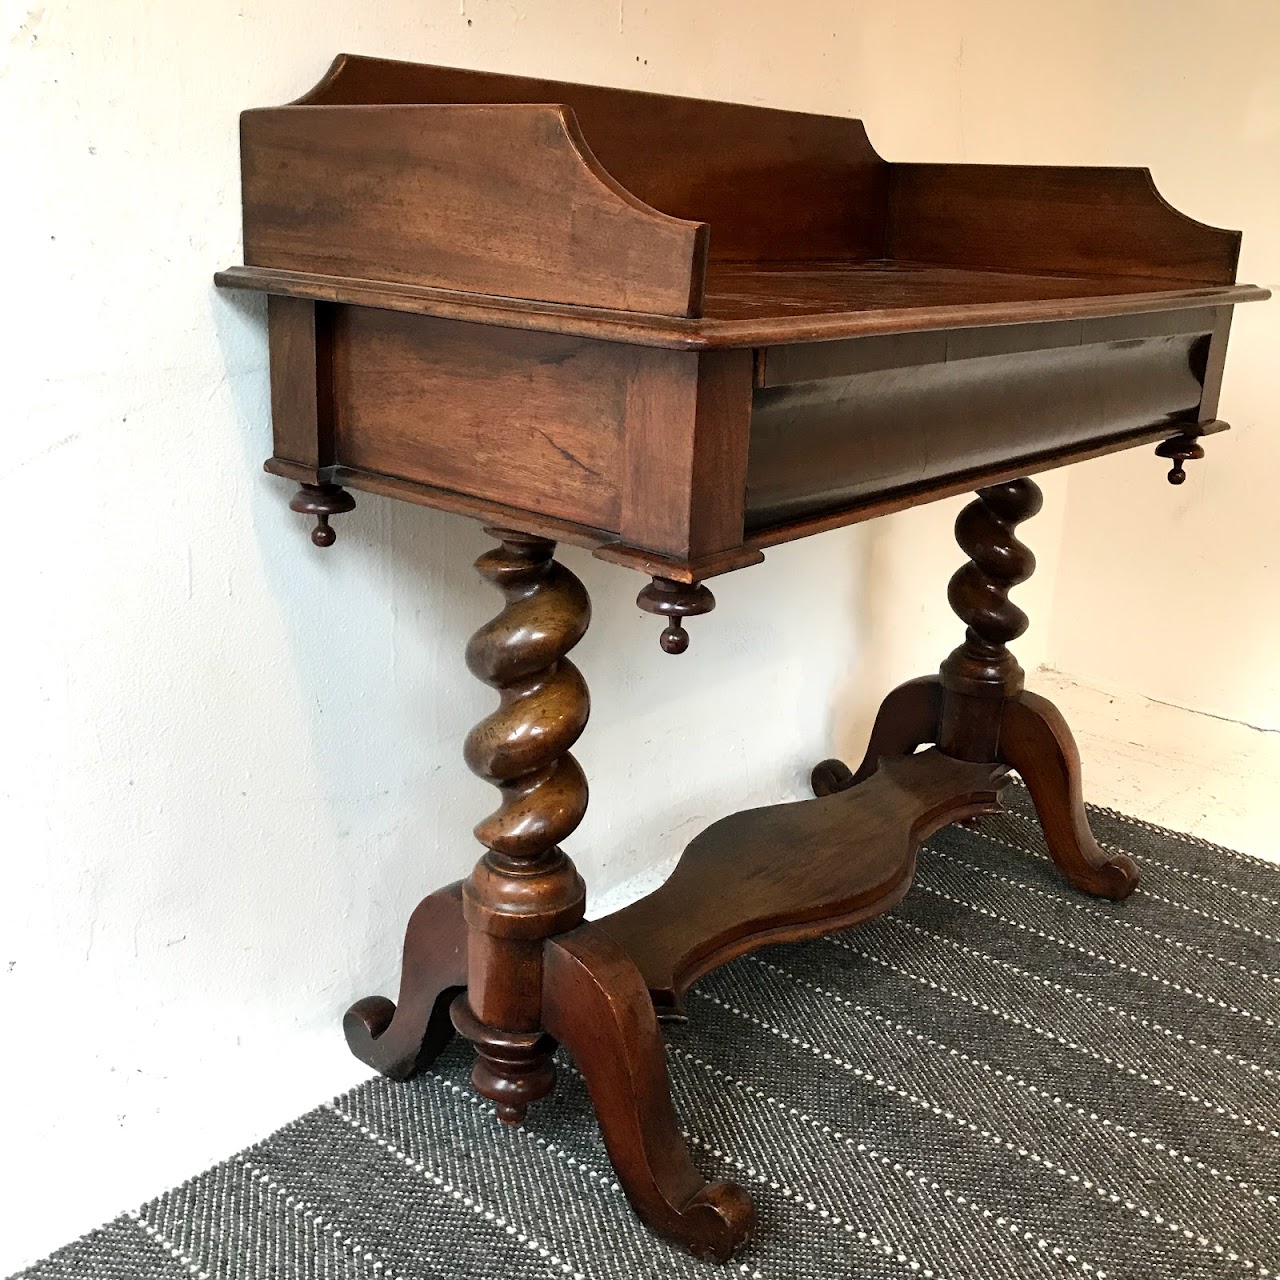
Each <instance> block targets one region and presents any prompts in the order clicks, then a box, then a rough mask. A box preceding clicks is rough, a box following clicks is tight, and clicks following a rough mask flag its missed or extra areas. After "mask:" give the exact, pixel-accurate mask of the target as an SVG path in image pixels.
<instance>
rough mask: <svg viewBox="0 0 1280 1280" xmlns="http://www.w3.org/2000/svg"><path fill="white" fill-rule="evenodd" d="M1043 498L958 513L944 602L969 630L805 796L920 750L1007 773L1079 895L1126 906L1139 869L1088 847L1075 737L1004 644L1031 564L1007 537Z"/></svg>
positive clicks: (1022, 486) (854, 780)
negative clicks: (933, 747)
mask: <svg viewBox="0 0 1280 1280" xmlns="http://www.w3.org/2000/svg"><path fill="white" fill-rule="evenodd" d="M1041 501H1042V499H1041V494H1040V490H1039V488H1038V486H1037V485H1036V484H1035V483H1034V482H1033V481H1031V480H1025V479H1024V480H1015V481H1011V482H1010V483H1008V484H1005V485H1000V486H996V487H994V488H990V489H984V490H980V491H979V493H978V497H977V500H976V501H974V502H971V503H970V504H969V505H968V506H967V507H965V508H964V510H963V511H961V513H960V515H959V516H958V517H957V519H956V539H957V541H958V542H959V543H960V545H961V547H962V548H963V550H964V551H966V552H967V553H968V555H969V557H970V558H969V560H968V561H967V562H966V563H965V564H964V565H962V566H961V567H960V568H959V569H958V570H957V571H956V573H955V574H954V576H953V577H952V579H951V584H950V587H949V588H948V593H947V594H948V598H949V599H950V601H951V605H952V607H953V608H954V610H955V612H956V613H957V615H958V616H959V617H960V619H961V621H962V622H964V623H966V624H967V626H966V631H965V639H964V642H963V643H962V644H961V645H960V646H959V647H958V648H957V649H955V650H954V651H953V652H952V654H951V655H950V657H948V658H947V659H946V661H945V662H944V663H943V664H942V670H941V672H940V674H939V675H937V676H925V677H923V678H921V679H917V680H911V681H908V682H907V683H906V684H902V685H899V686H898V687H897V688H896V689H895V690H894V691H893V692H892V693H891V694H889V696H888V697H887V698H886V699H885V700H884V702H883V703H882V704H881V707H880V711H879V714H878V715H877V716H876V720H875V724H874V726H873V728H872V730H871V740H870V742H869V743H868V745H867V751H866V755H865V757H864V758H863V761H862V764H861V765H859V767H858V768H857V770H856V771H851V770H849V768H848V767H847V766H846V765H844V764H842V763H841V762H840V761H839V760H826V761H823V762H822V763H821V764H820V765H818V766H817V767H816V768H815V769H814V772H813V778H812V782H813V788H814V791H815V793H817V794H818V795H829V794H831V793H833V792H841V791H851V792H852V793H854V794H856V793H857V792H858V791H861V790H862V789H863V788H864V787H866V786H869V785H871V784H870V782H869V781H867V780H868V779H874V778H875V777H876V776H877V770H879V769H882V768H883V767H884V764H885V762H886V761H887V760H892V759H893V758H894V757H902V756H906V755H909V754H910V753H911V752H914V751H915V750H916V749H917V748H918V747H920V746H922V745H924V744H926V743H937V744H938V746H939V747H940V748H941V749H942V751H943V752H945V753H946V754H947V755H948V756H949V757H954V758H956V759H962V760H972V761H975V762H983V763H988V764H991V765H1003V766H1005V767H1007V768H1010V769H1013V770H1016V771H1017V772H1018V773H1019V774H1020V775H1021V777H1022V780H1023V781H1024V782H1025V783H1026V784H1027V789H1028V791H1030V793H1031V799H1032V801H1033V802H1034V803H1035V806H1036V812H1037V814H1038V815H1039V818H1040V821H1041V824H1042V825H1043V827H1044V835H1045V843H1046V845H1047V846H1048V849H1049V853H1050V856H1051V857H1052V858H1053V860H1054V863H1055V864H1056V865H1057V867H1058V870H1059V871H1061V872H1062V874H1063V876H1065V877H1066V879H1067V880H1069V881H1070V882H1071V883H1072V884H1073V885H1075V886H1076V888H1078V889H1082V890H1083V891H1084V892H1086V893H1092V894H1096V895H1098V896H1100V897H1105V898H1125V897H1128V895H1129V894H1131V893H1132V892H1133V890H1134V889H1135V888H1136V887H1137V884H1138V868H1137V866H1136V865H1135V864H1134V862H1133V860H1132V859H1131V858H1129V857H1128V856H1127V855H1125V854H1114V855H1112V854H1107V853H1105V852H1104V851H1103V850H1102V849H1101V848H1100V847H1099V845H1098V842H1097V841H1096V840H1095V839H1094V837H1093V835H1092V833H1091V832H1090V830H1089V819H1088V815H1087V813H1086V811H1085V806H1084V793H1083V789H1082V787H1081V782H1080V755H1079V752H1078V751H1077V750H1076V745H1075V741H1074V739H1073V738H1072V736H1071V730H1070V729H1069V728H1068V727H1067V723H1066V721H1065V720H1064V719H1063V718H1062V715H1061V713H1060V712H1059V711H1058V709H1057V708H1056V707H1055V706H1054V705H1053V704H1052V703H1051V702H1049V701H1048V699H1046V698H1042V697H1040V696H1039V695H1038V694H1034V693H1030V692H1028V691H1027V689H1026V688H1025V687H1024V684H1023V671H1022V668H1021V667H1020V666H1019V665H1018V663H1017V661H1016V659H1015V658H1014V657H1013V654H1012V653H1010V652H1009V648H1008V644H1009V641H1010V640H1014V639H1016V638H1017V637H1018V636H1020V635H1021V634H1022V633H1023V632H1024V631H1025V630H1026V627H1027V616H1026V614H1025V613H1023V611H1022V610H1021V609H1019V608H1018V606H1017V605H1015V604H1014V603H1013V602H1012V601H1011V600H1010V599H1009V591H1010V588H1012V587H1014V586H1016V585H1017V584H1018V583H1019V582H1024V581H1026V579H1027V578H1028V577H1030V576H1031V571H1032V570H1033V569H1034V568H1035V557H1034V556H1033V555H1032V554H1031V552H1030V551H1029V550H1028V549H1027V547H1025V546H1024V545H1023V544H1022V543H1021V542H1020V541H1019V540H1018V539H1017V537H1016V536H1015V535H1014V529H1015V527H1016V526H1017V525H1018V524H1020V523H1021V522H1022V521H1023V520H1026V519H1029V518H1030V517H1031V516H1033V515H1035V513H1036V512H1037V511H1039V510H1040V505H1041ZM911 758H912V759H916V758H918V757H915V756H912V757H911Z"/></svg>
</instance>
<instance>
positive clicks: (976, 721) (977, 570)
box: [938, 479, 1044, 761]
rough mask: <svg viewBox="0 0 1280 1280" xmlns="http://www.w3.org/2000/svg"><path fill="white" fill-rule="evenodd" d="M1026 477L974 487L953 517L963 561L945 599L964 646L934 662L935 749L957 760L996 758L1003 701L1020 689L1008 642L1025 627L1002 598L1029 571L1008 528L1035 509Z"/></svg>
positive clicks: (1026, 556)
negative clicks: (937, 670)
mask: <svg viewBox="0 0 1280 1280" xmlns="http://www.w3.org/2000/svg"><path fill="white" fill-rule="evenodd" d="M1043 501H1044V499H1043V495H1042V494H1041V492H1040V487H1039V486H1038V485H1037V484H1036V483H1035V481H1033V480H1027V479H1022V480H1009V481H1007V482H1006V483H1004V484H996V485H991V486H990V487H988V488H985V489H979V490H978V496H977V499H976V501H974V502H971V503H969V505H968V506H967V507H965V508H964V510H963V511H961V512H960V515H959V517H958V518H957V520H956V541H957V542H958V543H959V544H960V548H961V550H962V551H964V552H965V553H966V554H967V555H968V557H969V560H968V563H967V564H964V565H962V566H961V567H960V569H958V570H957V571H956V573H955V574H954V575H953V576H952V578H951V582H950V583H949V584H948V587H947V599H948V600H949V601H950V604H951V608H952V609H953V610H954V611H955V613H956V615H957V616H958V617H959V618H960V620H961V621H962V622H963V623H965V626H966V630H965V638H964V643H963V644H961V645H960V646H959V647H958V648H957V649H955V650H953V651H952V653H951V655H950V656H949V657H948V658H947V659H946V661H945V662H943V664H942V671H941V679H942V687H943V690H944V696H943V705H942V723H941V728H940V732H939V739H938V745H939V746H940V747H941V748H942V749H943V751H945V752H947V754H948V755H953V756H956V757H958V758H960V759H962V760H975V761H988V760H996V759H998V758H999V753H998V748H999V739H1000V722H1001V719H1002V713H1003V707H1004V704H1005V703H1006V702H1007V701H1008V700H1009V699H1012V698H1016V697H1018V696H1019V695H1020V694H1021V693H1022V689H1023V678H1024V674H1023V670H1022V668H1021V667H1020V666H1019V665H1018V662H1017V659H1016V658H1015V657H1014V656H1013V654H1012V653H1011V652H1010V651H1009V642H1010V641H1011V640H1016V639H1017V638H1018V637H1019V636H1020V635H1022V633H1023V632H1024V631H1025V630H1026V629H1027V615H1026V614H1025V613H1023V611H1022V610H1021V609H1019V608H1018V606H1017V605H1016V604H1014V603H1013V601H1011V600H1010V599H1009V591H1010V589H1011V588H1013V587H1015V586H1017V585H1018V583H1020V582H1025V581H1026V580H1027V579H1028V578H1029V577H1030V576H1031V574H1032V573H1033V572H1034V570H1035V567H1036V558H1035V556H1034V555H1033V554H1032V553H1031V550H1030V548H1028V547H1026V546H1025V545H1023V543H1021V542H1020V541H1019V540H1018V538H1017V537H1016V536H1015V534H1014V529H1015V528H1016V527H1017V526H1018V525H1019V524H1021V523H1022V522H1023V521H1024V520H1029V519H1030V518H1031V517H1032V516H1034V515H1035V514H1036V512H1038V511H1039V510H1040V507H1041V505H1042V504H1043Z"/></svg>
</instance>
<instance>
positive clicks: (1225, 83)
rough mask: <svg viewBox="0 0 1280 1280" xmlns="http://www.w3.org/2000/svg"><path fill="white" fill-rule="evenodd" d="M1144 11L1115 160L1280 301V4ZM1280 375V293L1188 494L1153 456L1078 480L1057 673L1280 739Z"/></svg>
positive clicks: (1239, 323)
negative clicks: (1222, 235) (1217, 230)
mask: <svg viewBox="0 0 1280 1280" xmlns="http://www.w3.org/2000/svg"><path fill="white" fill-rule="evenodd" d="M1135 8H1143V9H1146V8H1148V6H1127V5H1116V6H1113V9H1112V12H1113V16H1112V18H1111V31H1110V34H1109V39H1108V44H1109V45H1110V52H1109V54H1108V56H1107V58H1106V60H1105V63H1103V62H1101V60H1100V65H1099V67H1098V68H1097V73H1096V77H1095V78H1096V81H1097V84H1098V96H1099V98H1100V99H1101V100H1102V101H1104V102H1105V103H1106V104H1107V110H1108V114H1109V117H1110V125H1109V127H1108V128H1107V130H1106V131H1105V132H1104V133H1103V134H1101V135H1100V137H1099V144H1100V147H1101V151H1102V154H1101V157H1100V158H1103V159H1112V158H1115V159H1121V160H1127V159H1128V158H1129V157H1134V158H1137V157H1138V156H1141V157H1142V158H1143V160H1144V162H1146V163H1149V164H1150V166H1151V168H1152V171H1153V173H1154V174H1155V177H1156V180H1157V182H1158V184H1159V186H1160V189H1161V190H1162V191H1163V192H1164V194H1165V195H1166V196H1167V197H1168V198H1169V199H1170V200H1171V201H1172V202H1173V203H1174V204H1175V205H1177V206H1178V207H1179V208H1181V209H1186V210H1189V211H1191V212H1193V213H1195V214H1196V216H1198V217H1199V218H1201V219H1202V220H1204V221H1206V222H1216V223H1218V224H1220V225H1222V226H1227V227H1237V228H1240V229H1242V230H1243V231H1244V248H1243V253H1242V255H1241V259H1240V276H1241V278H1242V279H1245V280H1251V281H1255V282H1257V283H1260V284H1265V285H1268V286H1270V287H1271V288H1272V289H1273V290H1275V289H1276V288H1277V285H1280V4H1276V3H1272V2H1270V0H1256V2H1255V3H1241V2H1237V3H1229V4H1225V5H1214V6H1212V7H1206V6H1202V5H1199V4H1192V3H1179V4H1163V5H1160V6H1159V13H1160V19H1159V21H1158V22H1142V23H1139V22H1137V21H1135V18H1134V14H1133V9H1135ZM1122 69H1123V71H1124V74H1120V72H1121V70H1122ZM1088 70H1089V67H1088V64H1083V63H1082V64H1081V67H1080V72H1081V74H1082V75H1083V74H1085V73H1086V72H1087V71H1088ZM1104 73H1105V74H1104ZM1278 370H1280V297H1277V298H1273V299H1272V300H1271V301H1270V302H1266V303H1261V304H1253V305H1250V306H1245V307H1240V308H1238V309H1237V311H1236V317H1235V323H1234V325H1233V331H1232V336H1231V345H1230V352H1229V355H1228V358H1227V369H1226V378H1225V381H1224V384H1223V394H1222V403H1221V406H1220V416H1221V417H1223V418H1225V419H1226V421H1228V422H1230V423H1231V424H1232V426H1233V427H1234V428H1235V429H1234V430H1233V431H1232V432H1230V433H1229V434H1227V435H1225V436H1218V437H1215V438H1214V439H1213V440H1212V441H1210V442H1208V443H1207V445H1206V453H1207V456H1206V458H1205V460H1204V461H1203V462H1201V463H1196V464H1194V466H1193V467H1191V468H1189V469H1188V471H1187V482H1186V484H1184V485H1183V486H1182V487H1181V488H1180V489H1174V488H1171V487H1170V486H1168V485H1166V484H1163V483H1156V482H1155V480H1154V478H1153V477H1152V475H1151V468H1152V463H1151V461H1150V459H1149V458H1147V457H1145V456H1143V455H1141V454H1138V455H1128V454H1126V455H1121V456H1118V457H1115V458H1110V459H1104V460H1102V461H1100V462H1097V463H1091V464H1090V465H1089V466H1086V467H1080V468H1078V469H1077V470H1076V471H1075V472H1074V473H1073V474H1072V475H1071V478H1070V483H1069V490H1068V495H1069V496H1068V500H1067V513H1066V525H1065V532H1066V537H1065V540H1064V550H1063V558H1062V562H1061V564H1060V567H1059V572H1058V589H1057V593H1056V597H1055V602H1054V613H1053V625H1052V631H1051V635H1050V645H1049V660H1050V662H1051V663H1052V665H1053V666H1055V667H1057V668H1059V669H1060V670H1062V671H1065V672H1069V673H1070V674H1071V675H1073V676H1076V677H1079V678H1081V679H1084V680H1086V681H1089V682H1093V683H1097V684H1102V685H1106V686H1109V687H1113V688H1117V689H1121V690H1127V691H1132V692H1136V693H1141V694H1143V695H1145V696H1146V697H1148V698H1155V699H1159V700H1161V701H1166V702H1171V703H1174V704H1176V705H1179V706H1183V707H1191V708H1193V709H1195V710H1199V711H1205V712H1209V713H1211V714H1213V715H1217V716H1225V717H1228V718H1230V719H1233V720H1240V721H1243V722H1245V723H1247V724H1251V725H1255V726H1258V727H1259V728H1263V729H1267V730H1270V731H1272V732H1280V498H1278V496H1277V495H1278V492H1280V376H1278V375H1277V371H1278Z"/></svg>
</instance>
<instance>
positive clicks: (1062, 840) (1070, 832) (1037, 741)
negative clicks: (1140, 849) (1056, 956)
mask: <svg viewBox="0 0 1280 1280" xmlns="http://www.w3.org/2000/svg"><path fill="white" fill-rule="evenodd" d="M1000 754H1001V755H1002V756H1003V757H1004V758H1005V759H1006V760H1007V761H1008V762H1009V764H1010V765H1011V766H1012V767H1013V768H1014V769H1016V770H1017V771H1018V773H1019V774H1020V775H1021V777H1022V780H1023V782H1025V783H1026V784H1027V790H1028V791H1029V792H1030V793H1031V800H1032V802H1033V803H1034V804H1035V807H1036V813H1037V814H1038V815H1039V818H1040V825H1041V826H1042V827H1043V828H1044V839H1045V844H1046V845H1047V846H1048V848H1049V853H1050V855H1051V856H1052V857H1053V860H1054V862H1055V863H1056V864H1057V867H1058V870H1059V871H1061V872H1062V874H1063V875H1064V876H1065V877H1066V878H1067V879H1068V880H1069V881H1070V882H1071V883H1072V884H1073V885H1075V887H1076V888H1077V889H1083V890H1084V892H1085V893H1092V894H1096V895H1097V896H1098V897H1100V898H1115V899H1120V898H1127V897H1128V896H1129V895H1130V894H1131V893H1132V892H1133V891H1134V889H1136V888H1137V887H1138V866H1137V863H1135V862H1134V860H1133V859H1132V858H1130V857H1129V856H1128V855H1127V854H1123V853H1119V854H1108V853H1105V852H1104V851H1103V850H1102V849H1101V848H1100V847H1099V845H1098V842H1097V840H1095V839H1094V836H1093V832H1092V831H1090V830H1089V815H1088V814H1087V813H1086V811H1085V807H1084V794H1083V790H1082V788H1081V785H1080V753H1079V751H1077V750H1076V743H1075V739H1074V738H1073V737H1072V736H1071V730H1070V729H1069V728H1068V727H1067V722H1066V721H1065V720H1064V719H1063V718H1062V712H1060V711H1059V710H1058V708H1057V707H1055V706H1054V705H1053V703H1052V702H1050V701H1049V700H1048V698H1042V697H1040V695H1039V694H1035V693H1031V692H1030V691H1028V690H1024V691H1023V692H1022V693H1021V694H1020V695H1019V697H1018V699H1017V701H1015V702H1013V703H1011V704H1010V705H1009V706H1007V707H1006V708H1005V712H1004V722H1003V724H1002V726H1001V730H1000Z"/></svg>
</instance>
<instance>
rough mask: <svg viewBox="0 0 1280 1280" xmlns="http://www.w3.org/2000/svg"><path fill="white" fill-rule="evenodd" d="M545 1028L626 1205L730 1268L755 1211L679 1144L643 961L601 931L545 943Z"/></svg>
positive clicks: (584, 929)
mask: <svg viewBox="0 0 1280 1280" xmlns="http://www.w3.org/2000/svg"><path fill="white" fill-rule="evenodd" d="M544 974H545V982H546V990H545V994H544V997H543V1001H544V1009H545V1021H546V1026H547V1030H548V1031H549V1032H550V1033H551V1035H553V1036H554V1037H555V1038H556V1039H557V1040H559V1041H561V1042H562V1043H563V1044H564V1045H565V1047H566V1048H567V1049H568V1050H569V1052H570V1053H571V1054H572V1055H573V1058H574V1060H575V1062H576V1063H577V1064H578V1067H579V1069H580V1070H581V1072H582V1076H583V1079H584V1080H585V1081H586V1084H587V1091H588V1093H589V1094H590V1095H591V1102H592V1104H593V1106H594V1107H595V1110H596V1115H597V1116H599V1118H600V1131H601V1133H602V1134H603V1136H604V1142H605V1147H606V1149H607V1150H608V1152H609V1159H610V1160H611V1161H612V1162H613V1167H614V1169H615V1170H616V1171H617V1174H618V1180H619V1182H621V1184H622V1187H623V1190H624V1191H625V1192H626V1193H627V1199H628V1200H630V1201H631V1204H632V1206H633V1207H634V1208H635V1210H636V1212H637V1213H638V1214H639V1215H640V1217H641V1218H642V1219H643V1220H644V1221H645V1222H646V1223H647V1224H648V1225H649V1226H650V1227H652V1228H653V1230H655V1231H657V1232H658V1233H659V1234H661V1235H664V1236H666V1237H667V1238H668V1239H671V1240H674V1241H675V1242H676V1243H677V1244H681V1245H683V1246H684V1247H685V1248H686V1249H688V1250H689V1251H690V1252H691V1253H694V1254H696V1255H697V1256H698V1257H700V1258H708V1259H714V1260H716V1261H720V1262H723V1261H724V1260H725V1259H726V1258H728V1257H730V1256H731V1255H732V1254H733V1253H734V1252H735V1251H736V1250H737V1249H738V1248H739V1247H740V1246H741V1245H742V1244H744V1243H745V1242H746V1240H747V1239H748V1238H749V1237H750V1235H751V1232H752V1230H753V1229H754V1227H755V1207H754V1206H753V1205H752V1203H751V1198H750V1197H749V1196H748V1195H747V1193H746V1192H745V1191H743V1190H742V1188H741V1187H739V1186H738V1185H737V1184H736V1183H733V1182H708V1181H707V1180H706V1179H705V1178H704V1177H703V1176H702V1175H701V1174H700V1173H699V1172H698V1170H697V1168H696V1167H695V1166H694V1164H693V1161H692V1160H690V1159H689V1151H688V1148H687V1147H686V1146H685V1144H684V1139H683V1138H682V1137H681V1136H680V1130H679V1127H678V1125H677V1122H676V1117H675V1110H674V1108H673V1107H672V1105H671V1087H670V1084H669V1083H668V1079H667V1061H666V1047H665V1046H664V1044H663V1042H662V1036H661V1033H660V1032H659V1030H658V1020H657V1018H656V1016H655V1015H654V1010H653V1006H652V1005H651V1004H650V1002H649V996H648V993H647V992H646V991H645V986H644V981H643V979H642V978H641V976H640V973H639V972H638V970H637V969H636V965H635V961H634V960H632V959H631V957H630V956H628V955H627V953H626V952H625V951H624V950H623V949H622V948H621V947H619V946H618V945H617V943H616V942H614V941H613V939H612V938H610V937H609V935H608V934H607V933H605V932H604V931H603V930H601V929H599V928H597V927H596V926H595V925H583V926H581V927H580V928H578V929H575V930H573V932H571V933H567V934H562V935H561V936H560V937H558V938H553V939H550V940H549V941H548V942H547V945H546V960H545V968H544Z"/></svg>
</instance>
